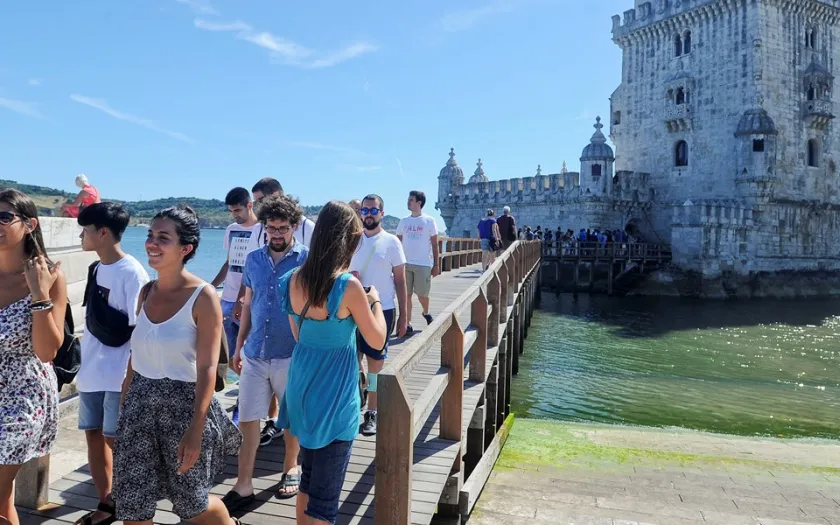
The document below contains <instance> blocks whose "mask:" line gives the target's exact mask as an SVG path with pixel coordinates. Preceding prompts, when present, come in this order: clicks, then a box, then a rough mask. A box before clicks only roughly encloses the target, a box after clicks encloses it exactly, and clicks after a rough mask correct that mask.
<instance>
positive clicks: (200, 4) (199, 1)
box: [175, 0, 219, 15]
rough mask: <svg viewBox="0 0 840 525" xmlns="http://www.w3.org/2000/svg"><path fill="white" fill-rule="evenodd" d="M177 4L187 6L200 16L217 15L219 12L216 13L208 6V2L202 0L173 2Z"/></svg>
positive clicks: (177, 0) (178, 0)
mask: <svg viewBox="0 0 840 525" xmlns="http://www.w3.org/2000/svg"><path fill="white" fill-rule="evenodd" d="M175 1H176V2H178V3H179V4H183V5H185V6H188V7H189V8H190V9H192V10H193V11H195V12H196V13H199V14H202V15H218V14H219V12H218V11H216V8H215V7H213V6H212V5H210V3H209V2H205V1H204V0H175Z"/></svg>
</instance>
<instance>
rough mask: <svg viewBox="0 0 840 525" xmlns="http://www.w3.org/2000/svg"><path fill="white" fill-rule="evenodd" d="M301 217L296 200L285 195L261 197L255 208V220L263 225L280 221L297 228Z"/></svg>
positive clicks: (301, 213) (301, 210)
mask: <svg viewBox="0 0 840 525" xmlns="http://www.w3.org/2000/svg"><path fill="white" fill-rule="evenodd" d="M302 216H303V208H301V206H300V204H298V200H297V199H295V198H294V197H290V196H288V195H286V194H279V195H268V196H266V197H263V198H262V199H261V200H260V203H259V206H257V218H258V219H259V220H260V222H262V223H263V224H265V223H266V222H268V221H271V220H280V221H287V222H288V223H289V224H290V225H291V226H297V225H298V224H299V223H300V218H301V217H302Z"/></svg>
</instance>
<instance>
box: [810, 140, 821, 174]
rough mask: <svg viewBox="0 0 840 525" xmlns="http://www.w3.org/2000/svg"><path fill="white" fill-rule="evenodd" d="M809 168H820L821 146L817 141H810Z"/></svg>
mask: <svg viewBox="0 0 840 525" xmlns="http://www.w3.org/2000/svg"><path fill="white" fill-rule="evenodd" d="M808 166H809V167H811V168H819V167H820V145H819V143H818V142H817V139H811V140H809V141H808Z"/></svg>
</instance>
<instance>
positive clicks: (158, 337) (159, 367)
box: [131, 283, 209, 383]
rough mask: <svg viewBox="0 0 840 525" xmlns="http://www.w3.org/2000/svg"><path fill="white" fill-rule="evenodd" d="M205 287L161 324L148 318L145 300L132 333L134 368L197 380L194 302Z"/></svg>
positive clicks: (155, 376) (147, 373)
mask: <svg viewBox="0 0 840 525" xmlns="http://www.w3.org/2000/svg"><path fill="white" fill-rule="evenodd" d="M205 286H209V284H207V283H204V284H202V285H201V286H199V287H197V288H196V289H195V291H194V292H193V294H192V295H191V296H190V298H189V299H187V302H186V303H184V306H182V307H181V309H180V310H178V311H177V312H176V313H175V315H173V316H172V317H170V318H169V319H167V320H166V321H164V322H162V323H153V322H151V321H150V320H149V318H148V317H146V304H145V302H144V303H143V306H142V307H141V308H140V315H139V317H138V318H137V326H136V327H135V328H134V333H133V334H131V367H132V368H133V369H134V371H135V372H137V373H138V374H140V375H142V376H144V377H148V378H149V379H164V378H168V379H174V380H176V381H185V382H188V383H195V382H196V378H197V373H196V370H195V361H196V337H197V334H198V329H197V327H196V326H195V319H193V305H194V304H195V301H196V299H198V294H200V293H201V290H203V289H204V287H205Z"/></svg>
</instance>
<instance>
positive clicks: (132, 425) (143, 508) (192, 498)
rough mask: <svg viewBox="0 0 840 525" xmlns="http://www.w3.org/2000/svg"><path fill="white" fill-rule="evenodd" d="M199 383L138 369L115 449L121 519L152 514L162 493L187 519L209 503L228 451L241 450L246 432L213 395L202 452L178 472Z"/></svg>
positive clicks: (116, 497) (138, 518) (116, 494)
mask: <svg viewBox="0 0 840 525" xmlns="http://www.w3.org/2000/svg"><path fill="white" fill-rule="evenodd" d="M195 386H196V385H195V383H186V382H183V381H174V380H171V379H149V378H147V377H143V376H141V375H140V374H138V373H136V372H135V373H134V377H133V379H132V381H131V385H130V387H129V390H128V393H127V395H126V400H125V404H124V406H123V407H122V411H121V413H120V420H119V425H118V427H117V439H116V446H115V450H114V487H113V492H112V494H113V498H114V501H115V502H116V508H117V519H118V520H126V521H142V520H150V519H152V518H153V517H154V515H155V508H156V506H157V502H158V500H160V499H168V500H169V501H171V502H172V510H173V512H174V513H175V514H177V515H178V517H180V518H181V519H183V520H188V519H191V518H193V517H195V516H197V515H199V514H201V513H202V512H204V511H205V510H206V509H207V505H208V502H209V499H208V498H209V494H210V489H211V487H212V486H213V485H214V480H215V478H216V476H217V475H219V474H220V473H221V472H222V471H223V470H224V468H225V457H226V456H228V455H235V454H238V452H239V446H240V445H241V444H242V435H241V434H240V433H239V429H237V428H236V426H235V425H234V424H233V422H232V421H231V420H230V419H229V418H228V417H227V415H226V414H225V412H224V410H223V409H222V406H221V405H220V404H219V402H218V401H217V400H216V399H215V398H213V401H212V402H211V403H210V409H209V410H208V411H207V419H206V421H205V423H204V433H203V435H202V438H201V453H200V455H199V458H198V460H197V461H196V463H195V465H194V466H193V467H192V468H191V469H190V470H188V471H187V472H185V473H184V474H178V473H177V471H178V468H179V466H180V465H179V463H178V445H179V444H180V442H181V438H182V437H183V436H184V433H186V431H187V429H188V428H189V426H190V423H191V421H192V415H193V403H194V402H195Z"/></svg>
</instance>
